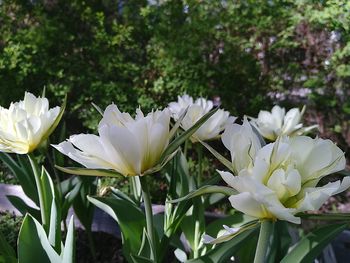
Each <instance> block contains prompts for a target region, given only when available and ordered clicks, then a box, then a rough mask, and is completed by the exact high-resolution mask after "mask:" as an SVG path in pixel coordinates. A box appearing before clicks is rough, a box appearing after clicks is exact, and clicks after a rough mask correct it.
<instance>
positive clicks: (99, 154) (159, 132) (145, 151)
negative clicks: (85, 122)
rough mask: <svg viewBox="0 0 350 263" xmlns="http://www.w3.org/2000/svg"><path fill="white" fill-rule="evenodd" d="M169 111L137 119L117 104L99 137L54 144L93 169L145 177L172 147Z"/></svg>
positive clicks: (73, 138) (104, 120) (85, 136)
mask: <svg viewBox="0 0 350 263" xmlns="http://www.w3.org/2000/svg"><path fill="white" fill-rule="evenodd" d="M169 122H170V114H169V112H168V110H167V109H165V110H163V111H155V112H151V113H149V114H148V115H147V116H144V115H143V113H142V111H141V110H140V109H137V110H136V117H135V119H133V118H132V117H131V116H130V114H128V113H122V112H120V111H119V109H118V107H117V106H116V105H114V104H112V105H109V106H108V107H107V108H106V110H105V112H104V114H103V118H102V120H101V121H100V123H99V127H98V133H99V135H98V136H97V135H92V134H78V135H73V136H71V137H70V138H69V140H67V141H65V142H62V143H60V144H59V145H53V146H54V147H55V148H56V149H57V150H59V151H60V152H61V153H63V154H65V155H67V156H69V157H70V158H71V159H73V160H74V161H76V162H78V163H80V164H82V165H84V166H85V167H87V168H90V169H112V170H115V171H117V172H118V173H120V174H122V175H124V176H136V175H144V174H145V173H147V171H148V170H149V169H151V168H153V167H154V166H155V165H156V164H157V163H158V161H159V159H160V156H161V155H162V153H163V152H164V150H165V149H166V147H167V146H168V144H169V136H170V134H169Z"/></svg>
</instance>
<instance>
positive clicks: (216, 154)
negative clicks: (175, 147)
mask: <svg viewBox="0 0 350 263" xmlns="http://www.w3.org/2000/svg"><path fill="white" fill-rule="evenodd" d="M199 142H200V143H201V144H202V145H203V146H204V147H205V148H207V150H208V151H209V152H211V154H212V155H214V157H215V158H216V159H218V160H219V161H220V162H221V163H222V164H223V165H225V166H226V168H227V169H229V170H230V171H233V170H234V169H233V165H232V163H231V162H230V161H229V160H227V159H226V158H225V157H224V156H222V155H221V154H220V153H219V152H217V151H216V150H215V149H214V148H213V147H211V146H210V145H209V144H207V143H205V142H202V141H199Z"/></svg>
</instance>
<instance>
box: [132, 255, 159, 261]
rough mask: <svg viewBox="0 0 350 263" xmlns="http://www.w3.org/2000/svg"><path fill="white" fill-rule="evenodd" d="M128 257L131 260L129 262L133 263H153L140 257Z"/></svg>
mask: <svg viewBox="0 0 350 263" xmlns="http://www.w3.org/2000/svg"><path fill="white" fill-rule="evenodd" d="M130 257H131V259H132V261H131V262H135V263H154V261H153V260H150V259H148V258H145V257H142V256H138V255H133V254H131V255H130Z"/></svg>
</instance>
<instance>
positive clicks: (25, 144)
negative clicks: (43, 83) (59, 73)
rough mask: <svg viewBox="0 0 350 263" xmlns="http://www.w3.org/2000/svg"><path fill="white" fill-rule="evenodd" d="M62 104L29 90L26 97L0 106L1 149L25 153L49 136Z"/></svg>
mask: <svg viewBox="0 0 350 263" xmlns="http://www.w3.org/2000/svg"><path fill="white" fill-rule="evenodd" d="M59 115H60V107H55V108H52V109H49V101H48V100H47V99H46V98H41V97H38V98H37V97H35V96H34V95H33V94H31V93H29V92H26V93H25V95H24V100H23V101H19V102H15V103H11V105H10V107H9V108H8V109H5V108H3V107H0V151H2V152H9V153H18V154H26V153H30V152H32V151H33V150H35V149H36V148H37V147H38V145H39V144H40V143H41V142H43V141H44V140H46V139H47V138H48V136H49V135H50V133H51V132H52V131H53V130H54V128H55V127H56V126H57V124H58V122H59V119H60V116H59Z"/></svg>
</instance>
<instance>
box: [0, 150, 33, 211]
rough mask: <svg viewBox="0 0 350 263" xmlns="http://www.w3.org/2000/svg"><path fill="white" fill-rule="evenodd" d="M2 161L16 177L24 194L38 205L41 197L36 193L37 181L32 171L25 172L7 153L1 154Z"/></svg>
mask: <svg viewBox="0 0 350 263" xmlns="http://www.w3.org/2000/svg"><path fill="white" fill-rule="evenodd" d="M0 160H1V161H3V162H4V164H5V165H6V166H7V167H8V168H9V169H10V170H11V172H12V173H13V174H14V175H15V176H16V178H17V179H18V181H19V183H20V185H21V186H22V189H23V192H24V193H25V194H26V195H27V196H28V197H29V198H30V199H32V201H33V202H34V203H35V204H36V205H38V204H39V197H38V193H37V191H36V186H35V180H34V177H33V175H32V171H31V169H30V168H29V170H25V169H24V168H23V167H21V166H19V165H18V164H17V163H16V162H15V160H14V159H13V158H12V157H11V156H10V155H9V154H7V153H2V152H0Z"/></svg>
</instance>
